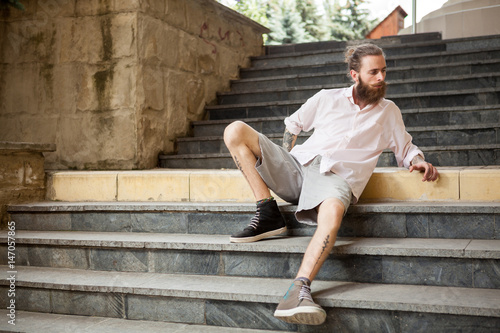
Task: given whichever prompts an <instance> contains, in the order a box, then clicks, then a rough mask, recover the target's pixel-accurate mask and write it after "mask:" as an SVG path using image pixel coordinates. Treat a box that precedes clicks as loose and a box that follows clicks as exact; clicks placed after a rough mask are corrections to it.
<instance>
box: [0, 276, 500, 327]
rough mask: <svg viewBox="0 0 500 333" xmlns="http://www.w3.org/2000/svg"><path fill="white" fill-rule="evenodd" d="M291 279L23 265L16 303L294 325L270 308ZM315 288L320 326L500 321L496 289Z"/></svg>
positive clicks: (193, 320) (27, 307)
mask: <svg viewBox="0 0 500 333" xmlns="http://www.w3.org/2000/svg"><path fill="white" fill-rule="evenodd" d="M0 276H1V283H2V284H3V285H4V287H3V288H2V289H3V290H2V293H1V294H2V295H3V297H2V307H3V308H5V307H6V305H7V299H6V295H7V290H8V283H9V282H8V281H7V280H6V279H7V277H8V269H7V267H5V266H2V269H1V273H0ZM289 285H290V279H276V278H248V277H227V276H203V275H179V274H159V273H138V272H102V271H86V270H78V269H60V268H59V269H56V268H38V267H37V268H34V267H18V268H17V273H16V296H17V302H16V308H17V310H21V311H34V312H41V313H49V312H50V313H56V314H71V315H82V316H90V315H92V316H100V317H112V318H125V319H132V320H137V319H140V320H154V321H169V322H180V323H186V324H196V325H203V324H205V325H216V326H226V327H227V326H230V327H240V328H252V329H275V330H292V331H294V330H297V329H298V327H297V326H294V325H290V324H286V323H283V322H281V321H279V320H277V319H275V318H274V317H273V315H272V314H273V312H274V309H275V307H276V304H277V303H278V302H279V300H280V299H281V298H282V297H283V294H284V293H285V291H286V290H287V289H288V287H289ZM312 292H313V297H314V298H315V300H316V302H317V303H319V304H320V305H321V306H323V307H324V308H325V310H326V311H327V321H326V322H325V324H323V326H322V327H316V328H315V329H316V330H318V329H320V330H323V331H333V330H335V329H339V328H341V327H343V328H344V329H347V330H348V331H352V329H354V328H355V327H356V328H357V329H358V330H357V331H359V329H361V331H370V330H369V329H368V328H370V327H371V328H374V327H381V328H382V327H385V328H386V327H387V326H388V325H389V326H392V325H397V326H398V327H399V326H400V325H402V326H404V327H419V326H422V325H427V323H430V322H432V323H433V326H434V327H436V326H438V327H440V328H441V329H443V330H448V331H449V330H453V329H454V328H455V329H456V328H458V327H472V328H474V329H475V330H476V331H477V329H478V327H479V328H484V329H485V330H486V329H488V330H489V331H491V332H493V329H498V327H500V290H497V289H482V288H461V287H436V286H415V285H392V284H369V283H355V282H338V281H315V282H314V283H313V285H312ZM353 316H354V317H359V316H363V323H362V324H359V323H358V322H357V321H355V322H354V323H353V322H352V319H353ZM415 321H417V322H415ZM359 325H363V327H360V326H359ZM350 329H351V330H350ZM409 331H411V329H410V330H409ZM471 332H472V331H471Z"/></svg>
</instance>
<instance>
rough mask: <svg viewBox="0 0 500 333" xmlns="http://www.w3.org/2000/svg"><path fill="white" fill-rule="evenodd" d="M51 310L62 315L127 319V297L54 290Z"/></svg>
mask: <svg viewBox="0 0 500 333" xmlns="http://www.w3.org/2000/svg"><path fill="white" fill-rule="evenodd" d="M51 309H52V311H53V312H55V313H61V314H73V315H82V316H100V317H111V318H125V296H124V295H121V294H111V293H87V292H78V291H63V290H52V291H51Z"/></svg>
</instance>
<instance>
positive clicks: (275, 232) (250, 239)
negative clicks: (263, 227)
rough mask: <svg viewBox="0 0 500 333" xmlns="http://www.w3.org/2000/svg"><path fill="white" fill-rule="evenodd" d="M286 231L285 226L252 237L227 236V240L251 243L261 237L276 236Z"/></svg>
mask: <svg viewBox="0 0 500 333" xmlns="http://www.w3.org/2000/svg"><path fill="white" fill-rule="evenodd" d="M285 231H286V227H283V228H280V229H276V230H271V231H268V232H265V233H263V234H260V235H256V236H252V237H229V241H230V242H231V243H251V242H256V241H258V240H261V239H263V238H267V237H271V236H277V235H279V234H282V233H284V232H285Z"/></svg>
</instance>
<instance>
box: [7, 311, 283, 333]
mask: <svg viewBox="0 0 500 333" xmlns="http://www.w3.org/2000/svg"><path fill="white" fill-rule="evenodd" d="M8 314H9V311H8V310H3V309H2V310H0V317H2V318H8V317H7V316H8ZM15 323H16V325H15V326H12V325H8V324H7V320H4V321H2V322H1V323H0V330H5V332H21V331H22V332H27V333H28V332H34V333H37V332H52V333H67V332H68V328H69V327H71V332H73V333H79V332H86V333H88V332H91V331H92V332H107V333H124V332H132V331H133V332H148V333H160V332H161V333H163V332H175V333H205V332H206V333H219V332H222V333H225V332H227V333H231V332H234V328H233V327H221V326H209V325H196V324H184V323H174V322H163V321H147V320H132V319H122V318H110V317H97V316H79V315H66V314H56V313H42V312H30V311H16V322H15ZM2 332H4V331H2ZM238 332H240V333H276V331H274V330H272V331H270V330H260V329H244V328H239V329H238ZM281 332H283V333H287V331H281ZM290 333H291V332H290Z"/></svg>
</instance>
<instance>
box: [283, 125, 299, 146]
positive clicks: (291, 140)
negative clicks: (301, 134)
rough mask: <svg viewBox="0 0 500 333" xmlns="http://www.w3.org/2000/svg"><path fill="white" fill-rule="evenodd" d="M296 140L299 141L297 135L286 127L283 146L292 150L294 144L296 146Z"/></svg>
mask: <svg viewBox="0 0 500 333" xmlns="http://www.w3.org/2000/svg"><path fill="white" fill-rule="evenodd" d="M295 141H297V136H296V135H295V134H292V133H291V132H290V131H289V130H287V129H285V133H284V134H283V148H285V149H286V150H288V151H290V150H292V148H293V146H295Z"/></svg>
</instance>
